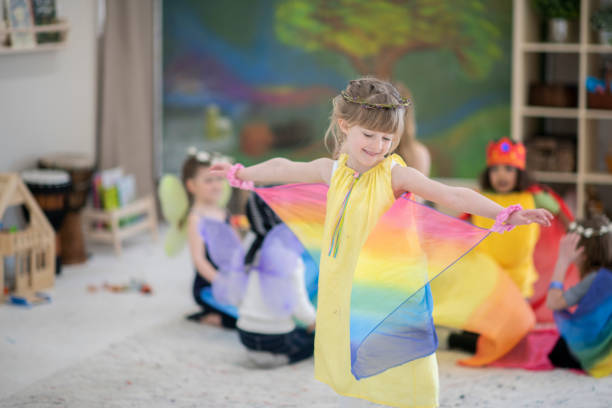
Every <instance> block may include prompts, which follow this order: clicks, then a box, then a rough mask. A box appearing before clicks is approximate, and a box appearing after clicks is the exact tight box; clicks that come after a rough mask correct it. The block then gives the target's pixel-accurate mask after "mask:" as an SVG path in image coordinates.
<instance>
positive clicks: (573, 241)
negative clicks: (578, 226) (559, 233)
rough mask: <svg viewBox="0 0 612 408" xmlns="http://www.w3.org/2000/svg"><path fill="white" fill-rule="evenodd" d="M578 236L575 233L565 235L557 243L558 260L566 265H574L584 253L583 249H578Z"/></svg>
mask: <svg viewBox="0 0 612 408" xmlns="http://www.w3.org/2000/svg"><path fill="white" fill-rule="evenodd" d="M579 241H580V235H579V234H576V233H571V234H566V235H564V236H563V238H561V241H559V260H560V261H563V262H565V263H566V264H568V265H569V264H571V263H574V262H576V261H577V260H578V258H580V256H581V255H582V253H583V252H584V247H578V242H579Z"/></svg>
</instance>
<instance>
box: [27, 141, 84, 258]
mask: <svg viewBox="0 0 612 408" xmlns="http://www.w3.org/2000/svg"><path fill="white" fill-rule="evenodd" d="M38 167H41V168H47V169H60V170H64V171H66V172H68V174H69V175H70V179H71V182H72V187H71V189H70V192H69V193H68V213H67V214H66V217H65V220H64V222H63V223H62V226H61V228H60V240H61V244H60V245H61V248H62V263H64V264H77V263H82V262H85V261H86V260H87V253H86V250H85V239H84V237H83V226H82V222H81V214H80V211H81V209H82V208H83V207H84V206H85V203H86V202H87V196H88V194H89V189H90V187H91V178H92V176H93V172H94V161H93V159H92V158H91V157H90V156H88V155H85V154H77V153H63V154H54V155H49V156H45V157H42V158H41V159H39V160H38Z"/></svg>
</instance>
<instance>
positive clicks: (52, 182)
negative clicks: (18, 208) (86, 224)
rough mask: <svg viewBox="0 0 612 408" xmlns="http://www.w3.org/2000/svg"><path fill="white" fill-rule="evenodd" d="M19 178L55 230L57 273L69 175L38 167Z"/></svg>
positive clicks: (70, 185) (57, 270) (68, 190)
mask: <svg viewBox="0 0 612 408" xmlns="http://www.w3.org/2000/svg"><path fill="white" fill-rule="evenodd" d="M21 178H22V180H23V182H24V183H25V184H26V186H27V187H28V189H29V190H30V192H31V193H32V195H33V196H34V199H35V200H36V202H37V203H38V205H39V206H40V208H41V210H42V211H43V213H44V214H45V216H46V217H47V219H48V220H49V222H50V223H51V226H53V229H54V230H55V273H56V274H57V275H59V274H60V273H61V271H62V269H61V265H62V259H61V239H60V235H59V230H60V227H61V225H62V222H63V221H64V218H65V216H66V214H67V213H68V194H69V193H70V190H71V187H72V183H71V182H70V176H69V175H68V173H67V172H65V171H63V170H48V169H39V170H28V171H24V172H22V173H21Z"/></svg>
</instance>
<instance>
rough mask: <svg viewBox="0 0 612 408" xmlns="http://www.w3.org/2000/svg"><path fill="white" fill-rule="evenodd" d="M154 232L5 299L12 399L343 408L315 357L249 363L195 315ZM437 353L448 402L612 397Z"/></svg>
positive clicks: (184, 268)
mask: <svg viewBox="0 0 612 408" xmlns="http://www.w3.org/2000/svg"><path fill="white" fill-rule="evenodd" d="M160 245H161V243H157V244H156V245H151V244H150V243H149V242H148V240H147V239H146V238H143V239H141V240H137V241H136V242H133V244H132V245H128V247H127V248H126V251H125V254H124V255H123V257H122V258H115V257H114V256H113V255H112V252H111V250H110V248H106V247H95V248H92V249H93V250H95V256H94V257H93V258H92V259H91V261H90V262H88V263H87V264H86V265H82V266H77V267H72V268H68V269H66V270H65V271H64V276H62V277H61V278H60V279H59V280H58V282H57V285H56V289H55V290H54V297H53V302H52V303H51V304H49V305H45V306H38V307H36V308H34V309H31V310H24V309H18V308H15V307H9V306H0V333H1V335H0V367H1V369H0V406H1V407H49V406H61V407H175V406H176V407H262V408H263V407H322V408H324V407H330V408H331V407H337V406H338V399H337V397H336V395H335V394H334V393H333V392H332V391H331V390H330V389H329V388H328V387H327V386H325V385H323V384H321V383H318V382H317V381H315V380H314V378H313V372H312V371H313V370H312V360H309V361H306V362H303V363H300V364H297V365H294V366H290V367H284V368H280V369H275V370H265V371H262V370H255V369H253V368H252V367H250V366H249V364H248V363H247V361H246V358H245V355H244V354H243V352H242V349H241V348H240V345H239V343H238V340H237V338H236V334H235V333H234V332H231V331H225V330H221V329H215V328H210V327H206V326H200V325H197V324H195V323H191V322H187V321H185V320H184V318H183V316H184V315H185V314H186V313H188V312H191V311H194V310H195V307H194V306H193V304H192V301H191V299H190V282H191V279H192V273H193V272H192V271H191V268H190V265H189V260H188V257H187V254H186V253H184V254H182V255H181V256H180V257H179V258H178V259H175V260H168V259H166V258H165V257H164V256H163V254H162V252H161V249H160ZM130 277H137V278H146V279H147V280H148V281H149V282H150V283H151V284H152V286H153V289H154V294H153V295H152V296H150V297H146V296H143V295H140V294H137V293H124V294H113V293H108V292H101V293H94V294H91V293H88V292H87V291H86V290H85V288H86V286H87V285H88V284H101V283H103V282H104V281H105V280H107V281H109V282H113V283H120V282H121V281H122V280H123V281H127V280H128V279H129V278H130ZM459 356H460V355H459V354H457V353H451V352H444V351H442V352H440V353H438V359H439V363H440V381H441V395H440V398H441V406H442V407H494V408H495V407H551V406H555V407H557V406H559V407H609V406H611V405H612V404H611V403H610V401H612V377H609V378H605V379H601V380H595V379H593V378H590V377H587V376H581V375H576V374H573V373H571V372H568V371H563V370H556V371H552V372H543V373H531V372H526V371H521V370H504V369H470V368H464V367H459V366H457V365H456V364H455V361H456V360H457V358H459Z"/></svg>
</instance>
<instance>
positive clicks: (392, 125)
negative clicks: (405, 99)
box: [325, 78, 406, 158]
mask: <svg viewBox="0 0 612 408" xmlns="http://www.w3.org/2000/svg"><path fill="white" fill-rule="evenodd" d="M344 93H345V95H347V96H348V97H349V98H353V99H356V100H358V101H363V102H367V103H372V104H385V105H399V104H401V103H402V97H401V95H400V93H399V92H398V90H397V89H396V88H395V87H394V86H393V85H391V84H390V83H389V82H386V81H381V80H380V79H376V78H360V79H356V80H353V81H350V82H349V84H348V85H347V87H346V88H345V89H344ZM332 104H333V109H332V114H331V116H330V124H329V127H328V128H327V131H326V132H325V146H326V147H327V149H328V150H329V152H330V153H331V154H332V156H333V157H334V158H337V157H338V155H339V153H340V149H341V147H342V144H343V143H344V141H345V140H346V135H345V134H344V132H343V131H342V129H340V126H339V124H338V121H339V120H340V119H342V120H344V121H345V122H346V123H347V124H348V125H349V126H360V127H363V128H365V129H368V130H371V131H373V132H381V133H389V134H394V137H393V142H392V144H391V148H390V149H389V153H391V152H393V151H394V150H395V149H396V148H397V146H398V144H399V142H400V135H401V134H402V132H403V131H404V120H405V116H406V108H404V107H403V106H400V107H397V108H391V109H372V108H366V107H365V106H363V105H362V104H359V103H355V102H349V101H347V100H346V99H345V98H344V97H343V96H342V94H340V95H337V96H336V97H335V98H334V99H333V100H332Z"/></svg>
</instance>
